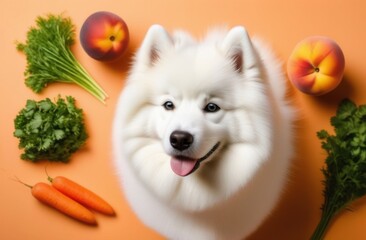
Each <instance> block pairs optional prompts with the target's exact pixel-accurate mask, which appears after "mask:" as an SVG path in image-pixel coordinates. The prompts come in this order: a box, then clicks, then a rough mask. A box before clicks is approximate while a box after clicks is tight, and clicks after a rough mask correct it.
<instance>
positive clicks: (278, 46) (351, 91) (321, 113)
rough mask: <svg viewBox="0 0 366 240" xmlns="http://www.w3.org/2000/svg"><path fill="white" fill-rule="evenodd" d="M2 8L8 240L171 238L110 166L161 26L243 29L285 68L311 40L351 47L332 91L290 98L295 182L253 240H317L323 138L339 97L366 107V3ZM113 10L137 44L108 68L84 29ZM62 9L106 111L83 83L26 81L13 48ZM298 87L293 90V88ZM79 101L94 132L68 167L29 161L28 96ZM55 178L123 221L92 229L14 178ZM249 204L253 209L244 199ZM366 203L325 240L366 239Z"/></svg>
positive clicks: (195, 0) (237, 1)
mask: <svg viewBox="0 0 366 240" xmlns="http://www.w3.org/2000/svg"><path fill="white" fill-rule="evenodd" d="M1 5H2V6H1V8H0V31H1V33H0V35H1V37H0V43H1V44H0V61H1V62H0V66H1V67H0V73H1V76H0V77H1V80H0V84H1V88H0V92H1V94H0V97H1V101H0V104H1V108H0V109H1V110H0V189H1V193H0V238H1V239H4V240H18V239H19V240H23V239H38V240H43V239H53V240H57V239H60V240H61V239H95V240H97V239H100V240H102V239H103V240H105V239H108V240H115V239H116V240H117V239H163V237H161V236H160V235H159V234H158V233H156V232H154V231H152V230H150V229H148V228H147V227H145V226H144V225H143V224H142V223H141V222H140V221H139V220H138V219H137V218H136V216H135V215H134V213H133V212H132V211H131V209H130V208H129V206H128V204H127V202H126V200H125V199H124V196H123V193H122V192H121V191H120V188H119V184H118V181H117V178H116V170H115V169H114V167H113V162H112V148H111V124H112V121H113V115H114V108H115V104H116V100H117V97H118V95H119V92H120V91H121V89H122V88H123V85H124V81H125V77H126V74H127V71H128V68H129V64H130V62H131V56H132V53H133V52H134V51H135V50H136V49H137V47H138V46H139V44H140V43H141V41H142V39H143V36H144V34H145V32H146V30H147V29H148V27H149V26H150V25H152V24H154V23H159V24H162V25H164V26H165V27H166V28H167V29H168V30H173V29H175V28H183V29H186V30H188V31H190V32H192V33H193V34H194V35H195V36H197V37H199V36H201V35H202V34H204V33H205V32H206V30H207V29H208V28H211V27H213V26H216V25H227V26H229V27H231V26H235V25H244V26H245V27H246V28H247V29H248V31H249V32H250V34H251V35H258V36H260V37H262V38H264V39H265V40H267V41H268V42H269V43H270V44H271V45H272V46H273V48H274V50H275V52H276V53H277V54H278V56H279V57H280V58H281V59H282V60H283V62H284V63H285V62H286V60H287V59H288V57H289V55H290V53H291V50H292V49H293V48H294V46H295V45H296V43H297V42H299V41H300V40H302V39H303V38H305V37H307V36H311V35H325V36H329V37H331V38H333V39H334V40H335V41H337V42H338V43H339V45H340V46H341V48H342V49H343V52H344V55H345V58H346V70H345V71H346V72H345V77H344V81H343V82H342V84H341V85H340V86H339V87H338V88H337V89H336V90H335V91H333V92H332V93H330V94H327V95H325V96H322V97H311V96H307V95H304V94H302V93H300V92H299V91H297V90H295V89H292V93H293V94H291V96H290V97H291V100H292V102H293V103H294V105H295V106H296V107H297V109H298V111H299V121H298V122H297V123H296V130H295V134H296V153H297V154H296V157H295V158H294V160H293V166H292V168H291V172H290V176H289V179H288V185H287V186H286V189H285V191H284V195H283V198H282V200H281V202H280V203H279V205H278V207H277V208H276V209H275V210H274V211H273V213H272V214H271V216H270V217H269V218H268V219H267V220H266V221H265V223H264V224H263V225H262V226H261V227H260V228H259V229H258V230H257V231H256V232H255V233H254V234H253V235H252V236H251V238H250V239H253V240H254V239H309V236H310V235H311V233H312V231H313V230H314V228H315V226H316V224H317V222H318V220H319V218H320V213H321V212H320V209H319V208H320V205H321V202H322V184H321V180H322V174H321V172H320V168H321V167H322V165H323V163H324V158H325V153H324V152H323V151H322V149H321V147H320V142H319V140H318V139H317V137H316V132H317V131H318V130H320V129H328V130H330V129H331V128H330V124H329V118H330V117H331V116H332V115H334V113H335V110H336V107H337V105H338V103H339V102H340V100H341V99H343V98H345V97H349V98H351V99H352V100H354V101H355V102H356V103H358V104H364V103H366V94H365V89H366V61H365V59H366V46H365V44H366V29H365V23H366V1H364V0H347V1H341V0H327V1H325V0H324V1H319V0H306V1H293V0H282V1H268V0H267V1H266V0H225V1H223V0H221V1H217V0H192V1H191V0H150V1H147V0H133V1H128V0H118V1H117V0H105V1H98V0H89V1H77V0H72V1H71V0H53V1H49V0H43V1H42V0H32V1H29V0H17V1H13V0H2V1H1ZM100 10H107V11H112V12H114V13H116V14H118V15H120V16H121V17H122V18H124V20H125V21H126V22H127V24H128V26H129V29H130V35H131V42H130V46H129V50H128V52H127V54H126V55H125V57H124V58H123V59H122V60H120V61H118V62H115V63H109V64H106V63H101V62H98V61H96V60H93V59H91V58H90V57H88V56H87V55H86V53H85V52H84V51H83V49H82V48H81V46H80V42H79V38H78V37H79V32H78V31H79V30H80V27H81V26H82V24H83V21H84V20H85V19H86V18H87V17H88V16H89V15H90V14H91V13H93V12H95V11H100ZM47 13H55V14H58V13H64V14H65V15H66V16H69V17H71V18H72V20H73V22H74V23H75V25H76V27H77V36H76V37H77V38H76V43H75V45H74V47H73V51H74V53H75V55H76V56H77V58H78V59H79V61H80V62H81V63H82V64H83V65H84V66H85V68H86V69H88V71H89V72H90V73H91V75H92V76H93V77H94V78H95V79H96V80H97V81H98V82H99V83H100V84H101V85H102V86H103V88H104V89H105V90H106V91H107V92H108V94H109V96H110V98H109V99H108V101H107V104H106V105H103V104H101V103H99V102H98V101H97V100H95V99H94V98H93V97H91V96H90V95H89V94H88V93H86V92H85V91H83V90H81V89H80V88H78V87H77V86H74V85H67V84H52V85H49V87H48V88H47V89H46V90H44V91H43V92H42V93H41V94H35V93H33V92H32V91H31V90H30V89H29V88H27V87H26V86H25V85H24V76H23V72H24V70H25V66H26V59H25V56H24V55H23V54H22V53H19V52H17V51H16V49H15V41H16V40H19V41H24V40H25V35H26V32H27V31H28V29H29V27H30V26H32V25H34V20H35V18H36V17H37V16H39V15H44V14H47ZM290 88H292V87H291V86H290ZM59 94H61V95H62V96H66V95H72V96H74V97H75V98H76V101H77V105H78V106H79V107H81V108H83V109H84V113H85V119H86V124H87V129H88V132H89V135H90V138H89V139H88V142H87V144H86V147H85V148H84V149H83V150H82V151H79V152H77V153H76V154H75V155H73V157H72V160H71V162H70V163H68V164H60V163H45V162H41V163H37V164H34V163H31V162H27V161H23V160H21V159H20V153H21V151H20V150H19V149H18V140H17V139H16V138H15V137H13V131H14V125H13V120H14V118H15V116H16V115H17V113H18V112H19V111H20V109H22V108H23V107H24V106H25V102H26V100H27V99H35V100H41V99H44V98H46V97H49V98H55V97H57V96H58V95H59ZM46 165H47V170H48V172H49V174H50V175H52V176H57V175H63V176H67V177H69V178H72V179H74V180H75V181H77V182H79V183H81V184H83V185H85V186H88V187H89V188H90V189H92V190H94V191H95V192H97V193H99V194H100V195H102V196H103V197H104V198H105V199H107V200H108V201H109V202H110V203H111V204H112V205H113V206H114V208H115V209H116V211H117V216H116V217H105V216H103V215H97V219H98V222H99V225H98V226H97V227H90V226H86V225H83V224H80V223H78V222H76V221H74V220H72V219H69V218H67V217H65V216H63V215H62V214H59V213H58V212H56V211H54V210H52V209H50V208H48V207H45V206H44V205H42V204H40V203H39V202H37V200H35V199H34V198H33V197H32V196H31V194H30V191H29V189H28V188H26V187H24V186H22V185H21V184H18V183H16V182H15V181H13V180H12V178H14V176H17V177H19V178H20V179H22V180H23V181H24V182H27V183H30V184H34V183H36V182H38V181H46V175H45V172H44V169H45V166H46ZM243 204H245V203H243ZM365 219H366V201H365V200H361V201H359V202H358V203H357V204H356V205H354V206H353V211H346V212H343V213H341V214H340V215H339V216H338V217H337V218H336V220H335V221H334V223H333V224H332V225H331V228H330V230H329V232H328V233H327V238H326V239H353V240H355V239H366V233H365Z"/></svg>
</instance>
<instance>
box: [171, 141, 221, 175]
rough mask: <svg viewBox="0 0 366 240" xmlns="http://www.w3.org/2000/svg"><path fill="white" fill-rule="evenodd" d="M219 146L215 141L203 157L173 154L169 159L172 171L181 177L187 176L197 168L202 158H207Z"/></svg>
mask: <svg viewBox="0 0 366 240" xmlns="http://www.w3.org/2000/svg"><path fill="white" fill-rule="evenodd" d="M219 146H220V142H218V143H216V144H215V145H214V146H213V147H212V148H211V149H210V151H208V152H207V153H206V154H205V155H204V156H203V157H201V158H198V159H194V158H190V157H186V156H173V157H172V158H171V160H170V167H171V168H172V170H173V172H174V173H175V174H177V175H179V176H181V177H184V176H187V175H189V174H191V173H193V172H194V171H195V170H197V169H198V168H199V166H200V164H201V162H203V161H204V160H206V159H207V158H209V157H210V156H211V155H212V154H213V153H214V152H215V151H216V150H217V149H218V148H219Z"/></svg>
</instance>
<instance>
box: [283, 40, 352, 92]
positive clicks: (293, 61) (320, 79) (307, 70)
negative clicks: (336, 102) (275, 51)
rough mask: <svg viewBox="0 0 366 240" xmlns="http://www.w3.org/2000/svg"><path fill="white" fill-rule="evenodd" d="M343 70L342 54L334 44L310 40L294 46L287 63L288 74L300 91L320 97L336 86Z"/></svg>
mask: <svg viewBox="0 0 366 240" xmlns="http://www.w3.org/2000/svg"><path fill="white" fill-rule="evenodd" d="M344 67H345V60H344V55H343V52H342V50H341V48H340V47H339V45H338V44H337V43H336V42H335V41H333V40H332V39H330V38H328V37H323V36H312V37H309V38H306V39H304V40H302V41H301V42H299V43H298V44H297V45H296V46H295V48H294V50H293V51H292V53H291V55H290V57H289V60H288V62H287V74H288V77H289V79H290V81H291V82H292V84H293V85H294V86H295V87H296V88H298V89H299V90H300V91H302V92H304V93H306V94H309V95H313V96H319V95H323V94H326V93H328V92H330V91H332V90H333V89H335V88H336V87H337V86H338V85H339V83H340V82H341V81H342V77H343V73H344Z"/></svg>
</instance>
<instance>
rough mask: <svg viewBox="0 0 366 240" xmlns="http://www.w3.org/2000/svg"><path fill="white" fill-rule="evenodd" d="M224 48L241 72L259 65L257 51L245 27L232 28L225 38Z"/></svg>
mask: <svg viewBox="0 0 366 240" xmlns="http://www.w3.org/2000/svg"><path fill="white" fill-rule="evenodd" d="M222 49H223V51H224V54H225V55H226V56H227V57H228V58H230V59H231V60H232V61H233V64H234V67H235V70H236V71H238V72H240V73H241V72H243V71H245V70H248V69H252V68H253V67H256V65H257V55H256V52H255V51H254V48H253V45H252V42H251V40H250V38H249V35H248V33H247V31H246V29H245V28H244V27H241V26H238V27H234V28H232V29H231V30H230V31H229V32H228V33H227V35H226V36H225V38H224V41H223V43H222Z"/></svg>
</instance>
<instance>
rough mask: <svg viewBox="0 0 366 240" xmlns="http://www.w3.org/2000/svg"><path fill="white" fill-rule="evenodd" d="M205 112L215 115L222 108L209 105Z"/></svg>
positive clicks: (212, 104)
mask: <svg viewBox="0 0 366 240" xmlns="http://www.w3.org/2000/svg"><path fill="white" fill-rule="evenodd" d="M203 110H204V111H205V112H210V113H213V112H217V111H219V110H220V107H219V106H217V105H216V104H215V103H208V104H207V105H206V107H205V108H204V109H203Z"/></svg>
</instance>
